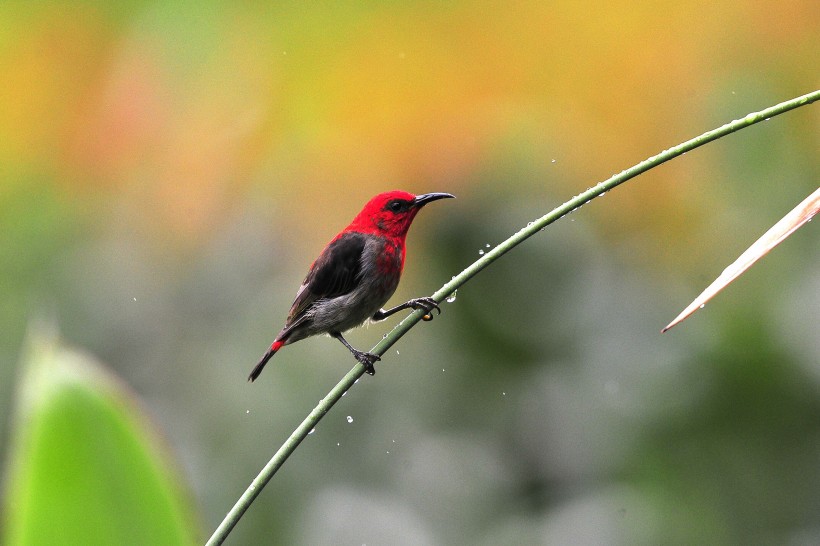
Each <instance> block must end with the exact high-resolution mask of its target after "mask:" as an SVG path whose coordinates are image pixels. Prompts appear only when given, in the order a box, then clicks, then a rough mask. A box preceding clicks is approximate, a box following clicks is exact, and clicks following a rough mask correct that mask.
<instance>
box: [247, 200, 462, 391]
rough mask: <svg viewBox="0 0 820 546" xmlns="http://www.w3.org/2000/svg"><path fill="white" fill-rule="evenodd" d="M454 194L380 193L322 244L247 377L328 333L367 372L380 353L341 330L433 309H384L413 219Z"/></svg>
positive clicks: (421, 304) (426, 304)
mask: <svg viewBox="0 0 820 546" xmlns="http://www.w3.org/2000/svg"><path fill="white" fill-rule="evenodd" d="M447 197H455V196H454V195H450V194H449V193H426V194H424V195H413V194H412V193H407V192H404V191H390V192H387V193H381V194H379V195H377V196H376V197H374V198H373V199H371V200H370V201H368V203H367V204H366V205H365V206H364V208H363V209H362V211H361V212H360V213H359V214H358V215H357V216H356V217H355V218H354V219H353V221H352V222H351V223H350V225H349V226H347V227H346V228H345V229H344V230H342V232H341V233H339V234H338V235H337V236H336V237H335V238H334V239H333V240H332V241H330V243H329V244H328V245H327V246H326V247H325V249H324V250H323V251H322V253H321V254H319V257H318V258H316V261H315V262H313V265H311V266H310V271H308V274H307V277H305V280H304V281H303V282H302V286H301V287H300V288H299V292H297V293H296V299H295V300H294V301H293V305H292V306H291V308H290V313H288V318H287V320H286V321H285V327H284V328H282V331H281V332H279V334H278V335H277V336H276V339H275V340H274V341H273V344H272V345H271V346H270V349H268V351H267V352H266V353H265V354H264V355H262V358H261V360H259V363H258V364H257V365H256V366H255V367H254V368H253V371H251V374H250V375H249V376H248V381H253V380H255V379H256V378H257V377H259V374H260V373H262V368H264V367H265V364H267V363H268V360H270V359H271V357H272V356H273V355H274V354H276V351H278V350H279V349H281V348H282V347H283V346H285V345H288V344H289V343H294V342H296V341H299V340H300V339H304V338H306V337H310V336H315V335H317V334H330V336H331V337H335V338H336V339H338V340H339V341H341V342H342V343H343V344H344V346H345V347H347V348H348V349H349V350H350V352H351V353H353V356H355V357H356V360H358V361H359V362H361V364H362V365H363V366H364V369H365V371H366V372H367V373H369V374H370V375H374V374H375V373H376V370H375V368H374V367H373V363H374V362H376V361H377V360H381V359H380V358H379V356H378V355H375V354H373V353H367V352H363V351H359V350H357V349H354V348H353V347H352V346H351V345H350V343H348V342H347V340H346V339H345V338H344V337H342V332H344V331H347V330H349V329H351V328H354V327H356V326H360V325H361V324H363V323H364V322H365V321H366V320H368V319H370V320H374V321H375V320H383V319H385V318H387V317H389V316H390V315H392V314H393V313H396V312H397V311H401V310H402V309H410V308H412V309H424V310H425V311H427V312H428V313H430V312H431V311H432V310H433V309H436V310H438V311H439V313H440V312H441V309H440V308H439V306H438V303H436V301H435V300H434V299H433V298H429V297H427V298H417V299H413V300H410V301H407V302H405V303H402V304H401V305H397V306H395V307H392V308H390V309H387V310H384V309H382V308H381V307H382V305H384V304H385V303H387V300H389V299H390V296H392V295H393V292H395V291H396V287H397V286H398V285H399V278H400V277H401V271H402V268H403V267H404V255H405V248H404V244H405V239H406V238H407V230H408V229H410V224H411V223H412V222H413V218H415V217H416V214H417V213H418V212H419V210H421V207H423V206H424V205H426V204H427V203H429V202H431V201H435V200H437V199H444V198H447Z"/></svg>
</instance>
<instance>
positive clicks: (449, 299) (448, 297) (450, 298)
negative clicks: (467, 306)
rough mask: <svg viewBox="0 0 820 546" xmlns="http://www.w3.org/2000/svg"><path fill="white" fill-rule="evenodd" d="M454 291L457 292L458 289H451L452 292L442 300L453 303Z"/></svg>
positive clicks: (454, 299) (454, 298)
mask: <svg viewBox="0 0 820 546" xmlns="http://www.w3.org/2000/svg"><path fill="white" fill-rule="evenodd" d="M456 292H458V289H456V290H453V293H452V294H450V295H449V296H447V299H445V300H444V301H446V302H447V303H453V302H454V301H456Z"/></svg>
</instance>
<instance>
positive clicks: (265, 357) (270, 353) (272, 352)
mask: <svg viewBox="0 0 820 546" xmlns="http://www.w3.org/2000/svg"><path fill="white" fill-rule="evenodd" d="M284 344H285V342H284V341H278V340H277V341H274V342H273V345H271V346H270V349H268V350H267V352H266V353H265V354H263V355H262V358H261V359H260V360H259V363H258V364H257V365H256V366H254V367H253V370H251V374H250V375H249V376H248V381H251V382H253V381H254V380H256V378H257V377H259V374H260V373H262V369H263V368H264V367H265V364H267V363H268V360H270V359H271V358H272V357H273V355H275V354H276V351H278V350H279V349H281V348H282V345H284Z"/></svg>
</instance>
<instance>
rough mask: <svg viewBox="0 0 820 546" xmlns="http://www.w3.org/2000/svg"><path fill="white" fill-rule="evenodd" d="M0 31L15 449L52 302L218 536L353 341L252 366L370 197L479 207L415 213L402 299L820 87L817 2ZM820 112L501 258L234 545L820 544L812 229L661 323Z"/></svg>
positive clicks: (744, 138) (362, 398)
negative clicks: (600, 189) (139, 410)
mask: <svg viewBox="0 0 820 546" xmlns="http://www.w3.org/2000/svg"><path fill="white" fill-rule="evenodd" d="M0 21H1V23H0V78H1V79H2V84H0V296H1V297H0V415H2V416H3V418H2V419H0V446H2V449H0V463H2V465H3V467H5V466H6V465H5V462H6V459H7V456H8V444H9V438H10V437H11V430H10V429H11V424H10V423H11V421H10V420H9V418H8V416H9V415H10V414H11V408H12V407H13V405H14V403H15V400H16V398H15V397H16V387H15V385H16V384H17V383H16V382H17V379H18V377H19V375H20V364H19V363H20V361H21V354H22V352H23V347H24V346H25V341H24V340H25V338H26V331H27V329H28V325H29V323H30V321H32V320H36V319H39V318H42V317H47V318H48V319H49V320H51V321H53V322H55V323H56V324H57V325H58V327H59V329H60V331H61V334H62V337H63V339H64V340H65V342H66V343H68V344H70V345H73V346H75V347H79V348H81V349H83V350H85V351H88V352H89V353H91V354H93V355H95V356H96V357H97V358H98V359H100V360H101V361H102V362H104V363H105V365H106V366H107V367H108V368H109V369H110V370H111V371H112V372H113V373H115V374H116V375H118V376H119V377H120V378H121V379H122V381H123V382H124V384H126V385H127V386H128V387H129V388H130V389H131V390H132V391H133V394H134V396H135V397H136V398H137V399H138V400H140V402H141V403H142V404H143V405H144V407H145V408H147V410H148V413H149V414H150V417H151V420H152V422H153V423H154V425H155V426H156V428H157V431H158V432H159V434H160V435H161V436H162V437H164V439H165V441H166V443H167V445H168V446H169V450H168V454H169V457H170V458H171V460H172V461H173V462H172V463H171V464H172V465H176V467H177V468H178V469H179V473H180V475H181V476H182V480H183V482H184V484H185V487H186V488H187V489H188V490H189V492H190V499H191V503H192V505H193V507H194V510H195V511H196V512H197V513H198V514H199V523H198V524H199V525H200V526H201V529H200V530H199V532H200V534H201V536H202V537H203V538H204V537H207V536H208V535H209V534H210V533H211V531H212V530H213V529H214V528H215V527H216V525H217V524H218V523H219V521H220V520H221V518H222V517H223V515H224V514H225V512H226V511H227V510H228V508H229V507H230V506H232V504H233V502H234V501H235V499H236V498H237V497H238V496H239V495H240V494H241V492H242V491H243V490H244V489H245V487H246V486H247V485H248V484H249V482H250V480H251V478H252V477H253V476H254V475H255V474H256V472H257V471H258V470H259V469H260V468H261V467H262V466H263V464H264V463H265V462H266V461H267V460H268V458H269V457H270V456H271V455H272V453H273V452H274V451H275V449H276V448H277V447H278V446H279V444H280V443H281V442H282V441H283V440H284V439H285V438H286V436H287V435H288V434H289V433H290V432H291V430H292V429H293V428H294V427H295V426H296V425H297V424H298V422H299V421H300V420H301V419H302V417H303V416H304V415H306V414H307V413H308V411H309V410H310V409H311V408H312V407H313V406H314V405H315V403H316V402H317V401H318V400H319V399H320V398H321V397H323V396H324V394H325V393H326V392H327V391H328V390H329V389H330V387H331V386H332V385H334V384H335V383H336V381H337V380H338V379H339V378H340V377H341V376H342V375H343V374H344V373H345V372H347V371H348V370H349V369H350V368H351V367H352V365H353V361H352V359H351V358H350V356H349V354H348V353H347V351H346V350H345V349H344V348H343V347H342V346H341V345H340V344H338V343H337V342H335V341H332V340H328V339H325V338H315V339H312V340H309V341H305V342H302V343H299V344H297V345H293V346H290V347H289V348H288V350H287V351H283V352H282V353H281V354H280V355H278V356H277V357H276V359H275V360H274V361H273V363H272V365H271V366H269V368H268V369H266V370H265V373H264V374H263V375H262V376H261V378H260V380H259V381H257V382H256V383H255V384H249V383H247V382H246V377H247V374H248V372H249V370H250V368H251V367H252V365H253V364H254V363H255V362H256V360H257V359H258V357H259V355H260V354H261V353H262V352H263V351H264V349H265V348H266V346H267V345H268V344H269V343H270V342H271V340H272V338H273V336H274V335H275V334H276V332H277V331H278V330H279V328H280V327H281V324H282V321H283V320H284V317H285V315H286V313H287V310H288V307H289V305H290V303H291V301H292V298H293V296H294V294H295V291H296V288H297V287H298V285H299V282H300V281H301V279H302V276H303V275H304V273H305V271H306V270H307V267H308V266H309V265H310V263H311V261H312V260H313V258H314V257H315V255H316V254H318V252H319V251H320V250H321V248H322V246H323V245H324V243H325V242H326V241H327V240H329V238H330V237H332V236H333V235H334V234H335V232H336V231H337V230H338V229H339V228H341V227H342V226H343V225H345V224H346V222H347V221H349V220H350V219H351V218H352V216H353V215H354V214H355V213H356V212H357V211H358V210H359V208H360V207H361V205H362V204H363V203H364V202H365V201H366V200H367V199H368V198H369V197H370V196H371V195H372V194H375V193H378V192H380V191H384V190H388V189H397V188H401V189H406V190H409V191H413V192H417V193H418V192H427V191H447V192H451V193H454V194H456V195H457V196H458V199H457V200H454V201H453V200H448V201H441V202H436V203H434V204H433V205H431V206H430V207H428V208H426V209H425V210H424V211H423V213H422V214H421V215H420V216H419V218H418V220H417V222H416V225H415V226H414V228H413V230H412V231H411V233H410V237H409V251H408V260H409V261H408V265H407V267H406V268H405V277H404V279H403V282H402V285H401V286H400V288H399V291H398V293H397V294H396V296H395V299H394V301H396V302H399V301H403V300H405V299H408V298H410V297H417V296H420V295H425V294H429V293H432V292H433V291H434V290H436V289H437V288H438V287H440V286H441V285H442V284H443V283H444V282H445V281H447V280H449V279H450V277H451V276H453V275H455V274H456V273H457V272H459V271H460V270H461V269H462V268H464V267H465V266H467V265H468V264H469V263H471V262H472V261H473V260H474V259H476V258H477V257H478V255H479V251H480V250H482V249H486V248H487V245H489V246H490V247H492V246H493V245H495V244H497V243H498V242H499V241H501V240H503V239H504V238H506V237H507V236H508V235H509V234H511V233H512V232H514V231H516V230H517V229H519V228H520V227H521V226H523V225H525V224H526V223H527V222H528V221H530V220H532V219H534V218H536V217H537V216H540V215H541V214H544V213H545V212H547V211H548V210H549V209H551V208H552V207H553V206H555V205H557V204H559V203H561V202H563V201H565V200H566V199H567V198H569V197H570V196H572V195H574V194H576V193H578V192H579V191H581V190H583V189H585V188H587V187H589V186H591V185H593V184H594V183H596V182H598V181H600V180H602V179H604V178H606V177H608V176H609V175H611V174H612V173H614V172H618V171H620V170H622V169H623V168H626V167H628V166H631V165H632V164H634V163H636V162H638V161H640V160H642V159H644V158H645V157H648V156H650V155H653V154H654V153H657V152H658V151H660V150H662V149H664V148H667V147H669V146H671V145H673V144H677V143H679V142H681V141H682V140H685V139H686V138H690V137H692V136H694V135H696V134H700V133H701V132H703V131H705V130H708V129H711V128H714V127H716V126H718V125H720V124H722V123H725V122H726V121H729V120H731V119H735V118H738V117H741V116H743V115H745V114H746V113H748V112H750V111H753V110H757V109H760V108H763V107H766V106H769V105H772V104H775V103H777V102H780V101H782V100H785V99H788V98H791V97H793V96H796V95H799V94H802V93H805V92H808V91H811V90H813V89H815V88H817V86H818V81H820V78H818V75H820V57H818V55H817V52H818V46H820V8H818V3H817V2H816V1H814V0H786V1H783V2H776V3H772V2H759V1H751V0H743V1H724V0H718V1H708V2H707V1H686V2H669V3H657V2H639V3H635V2H623V1H607V2H592V3H578V2H565V1H559V2H536V1H522V2H514V3H491V2H459V1H455V2H447V3H440V2H368V3H349V2H339V3H334V2H265V3H262V2H215V1H205V2H160V1H139V0H137V1H124V2H107V1H80V2H65V1H53V2H39V3H30V2H19V1H15V0H7V1H5V2H2V3H0ZM818 129H820V116H818V110H817V107H816V106H815V107H807V108H802V109H799V110H798V111H795V112H792V113H790V114H787V115H785V116H780V117H778V118H775V119H772V120H771V121H769V122H767V123H763V124H759V125H757V126H755V127H753V128H751V129H748V130H744V131H742V132H740V133H737V134H735V135H732V136H730V137H728V138H725V139H723V140H722V141H719V142H717V143H714V144H712V145H709V146H707V147H706V148H704V149H700V150H698V151H696V152H693V153H690V154H687V155H686V156H685V157H682V158H679V159H677V160H675V161H673V162H671V163H670V164H667V165H664V166H662V167H661V168H658V169H655V170H653V171H652V172H650V173H648V174H646V175H644V176H641V177H640V178H639V179H638V180H635V181H632V182H630V183H628V184H627V185H625V186H622V187H620V188H619V189H617V190H616V191H613V192H610V193H608V194H607V195H606V196H605V197H604V198H602V199H599V200H596V201H595V202H593V203H592V204H590V205H587V206H585V207H584V208H582V209H581V210H579V211H577V212H576V213H574V214H572V215H570V216H569V217H567V218H564V219H563V220H562V221H561V222H559V223H558V224H556V225H554V226H552V227H550V228H549V229H547V230H545V231H544V232H543V233H541V234H539V236H538V237H536V238H534V239H532V240H530V241H529V242H527V243H526V244H525V245H524V246H523V247H521V248H519V249H517V250H515V251H514V252H513V253H511V254H510V255H508V256H507V257H506V258H504V259H503V260H502V261H500V262H498V263H497V264H495V265H493V266H492V267H491V268H490V269H489V270H487V271H486V272H484V273H482V274H481V275H480V276H479V277H477V278H475V279H474V280H473V281H472V282H470V283H469V284H468V285H466V286H465V287H464V288H463V289H461V290H459V292H458V295H457V299H456V301H455V302H453V303H451V304H447V305H445V307H444V312H443V314H442V315H441V317H440V318H436V320H435V321H433V322H432V323H429V324H428V323H425V324H421V325H419V326H418V327H417V328H415V329H414V330H413V331H411V332H410V333H409V334H408V335H407V336H406V337H405V338H404V339H402V340H401V342H400V343H399V344H398V345H397V346H396V347H394V348H393V349H391V351H390V353H388V354H387V356H386V357H385V358H384V360H383V362H382V363H381V364H380V365H379V366H378V374H377V375H376V376H375V377H374V378H370V377H365V378H363V379H362V380H361V381H360V382H359V383H358V384H357V385H356V387H355V388H354V389H353V390H352V391H351V392H350V393H349V394H348V395H347V396H346V397H345V398H344V399H343V400H342V401H341V403H340V404H339V405H338V406H337V407H336V408H334V410H333V411H332V412H331V413H330V414H328V415H327V416H326V418H325V419H324V421H322V423H321V424H320V426H319V427H318V428H317V430H316V431H315V433H313V434H312V435H311V436H310V437H309V438H308V440H307V441H306V442H305V443H304V444H303V445H302V446H301V447H300V448H299V449H298V450H297V452H296V453H295V455H294V456H293V457H292V458H291V460H289V461H288V462H287V464H286V465H285V466H284V467H283V469H282V470H281V471H280V473H279V474H278V475H277V476H276V477H275V478H274V480H273V481H272V482H271V483H270V485H269V486H268V488H267V489H266V490H265V491H264V492H263V493H262V495H261V496H260V498H259V499H258V501H257V502H256V503H255V504H254V505H253V506H252V508H251V509H250V510H249V511H248V513H247V514H246V515H245V517H244V518H243V519H242V520H241V522H240V523H239V525H238V526H237V528H236V530H235V531H234V533H233V534H232V535H231V538H230V540H229V543H231V544H263V543H269V544H277V543H278V544H305V545H307V544H363V543H366V544H413V545H427V544H430V545H432V544H488V545H489V544H659V543H664V544H695V543H709V544H754V543H760V544H817V543H820V343H819V342H818V338H819V337H820V336H818V326H817V325H818V322H817V315H818V309H820V275H819V274H818V271H820V268H818V265H820V264H819V263H818V252H817V248H818V246H817V229H816V226H814V225H808V226H807V227H806V228H805V229H803V230H802V231H801V232H798V233H797V234H795V235H794V236H793V237H792V238H791V239H789V240H788V241H787V242H786V243H785V244H784V245H782V247H781V248H778V249H777V250H776V251H775V252H773V253H772V254H771V255H770V256H769V257H768V258H766V259H765V260H764V261H762V262H761V263H759V264H758V265H757V266H756V267H755V268H754V269H753V270H751V271H750V272H749V273H748V274H747V275H746V276H745V277H743V278H742V279H741V280H740V281H739V282H737V283H736V284H735V285H733V286H732V287H731V288H730V289H729V290H728V291H727V292H725V293H724V294H722V295H721V296H719V297H718V298H717V299H716V300H714V302H713V303H712V304H710V305H709V306H707V308H706V309H705V310H703V311H700V312H699V313H697V314H696V315H695V317H694V318H691V319H690V320H689V321H687V322H686V323H684V325H682V326H679V327H677V328H676V329H674V330H673V331H671V332H670V333H668V334H665V335H661V334H660V333H659V332H660V329H661V327H662V326H664V325H665V324H666V323H667V322H668V321H669V320H671V319H672V318H673V317H674V316H675V315H676V314H677V313H678V312H679V311H680V310H681V309H682V308H683V307H684V306H685V305H686V304H687V303H688V302H689V301H691V299H692V298H694V296H695V295H697V293H699V292H700V290H701V289H702V288H704V287H705V286H706V285H707V284H709V283H710V282H711V280H712V279H713V278H714V277H716V276H717V275H718V274H719V272H720V271H721V270H722V269H723V268H724V267H725V266H726V265H728V264H729V263H730V262H731V261H733V260H734V258H735V257H736V256H737V255H739V254H740V252H742V251H743V250H744V249H745V248H746V247H747V246H748V245H749V244H751V242H753V241H754V240H755V239H756V238H757V237H758V236H759V235H761V234H762V233H763V232H764V231H765V230H766V229H767V228H768V227H769V226H771V225H772V224H773V223H774V222H775V221H777V220H778V219H779V218H780V217H781V216H782V215H783V214H785V213H786V212H787V211H788V210H790V209H791V207H793V206H794V205H795V204H797V203H798V202H799V201H800V200H802V199H803V198H804V197H805V196H807V195H808V194H809V193H810V192H811V191H813V189H814V188H816V186H817V181H818V179H820V160H818V157H819V156H818V149H820V146H819V145H820V130H818ZM393 323H395V320H391V321H389V322H388V323H382V324H379V325H373V326H370V327H369V328H368V329H362V330H360V331H356V332H354V333H351V334H350V336H349V337H348V339H350V340H351V342H353V344H354V345H357V346H359V347H370V346H372V345H373V344H374V343H375V342H376V341H377V340H378V339H379V338H380V336H381V335H382V334H383V333H385V332H386V331H387V330H388V329H389V328H390V327H391V326H392V324H393ZM4 479H5V478H4Z"/></svg>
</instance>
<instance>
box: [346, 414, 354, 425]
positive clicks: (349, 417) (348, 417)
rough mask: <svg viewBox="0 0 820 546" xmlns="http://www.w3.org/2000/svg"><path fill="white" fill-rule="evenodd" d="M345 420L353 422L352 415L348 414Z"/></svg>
mask: <svg viewBox="0 0 820 546" xmlns="http://www.w3.org/2000/svg"><path fill="white" fill-rule="evenodd" d="M347 422H348V423H352V422H353V417H351V416H349V415H348V416H347Z"/></svg>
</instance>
